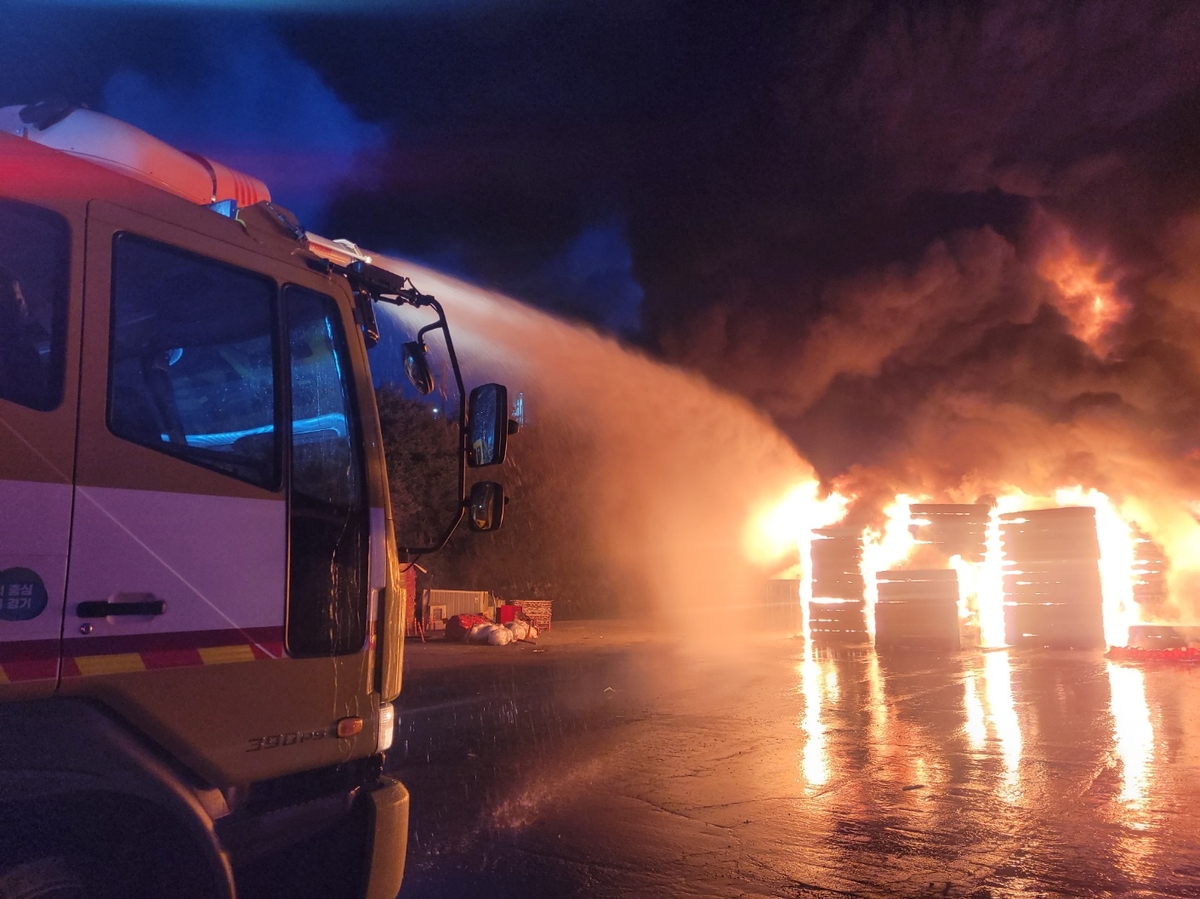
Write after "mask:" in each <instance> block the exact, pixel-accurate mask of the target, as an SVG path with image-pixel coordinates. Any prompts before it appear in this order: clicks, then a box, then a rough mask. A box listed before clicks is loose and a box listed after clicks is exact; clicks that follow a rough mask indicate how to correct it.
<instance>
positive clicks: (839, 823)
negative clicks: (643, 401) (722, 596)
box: [396, 625, 1200, 899]
mask: <svg viewBox="0 0 1200 899" xmlns="http://www.w3.org/2000/svg"><path fill="white" fill-rule="evenodd" d="M556 628H557V625H556ZM568 639H569V637H568ZM547 644H548V645H550V643H549V641H547ZM425 651H426V652H429V650H428V649H427V650H425ZM511 658H514V659H515V657H511ZM525 658H526V662H522V663H520V664H518V663H516V662H511V663H510V662H504V663H501V669H499V670H500V671H501V673H500V674H498V675H497V674H496V673H495V672H492V673H489V674H488V676H487V677H486V678H484V679H482V680H472V681H471V682H473V683H476V685H477V687H478V689H477V690H476V696H477V697H478V699H477V703H478V706H477V709H476V711H475V712H468V711H466V710H463V709H460V711H459V714H460V717H462V718H463V719H464V720H463V722H462V724H461V725H460V726H451V723H450V722H446V721H441V722H438V721H435V720H434V719H435V718H436V714H434V713H432V712H422V711H421V708H420V702H421V699H422V689H423V688H422V687H421V686H420V684H421V683H422V682H423V681H422V680H421V677H422V675H420V674H419V673H418V674H414V675H412V676H411V677H410V679H409V681H408V682H407V684H406V689H409V688H412V690H413V692H415V693H416V694H417V696H416V702H415V704H414V705H413V707H412V709H411V711H410V712H409V714H408V715H407V716H406V717H404V718H403V719H402V726H401V733H400V736H401V740H404V739H407V740H408V745H409V746H411V747H421V749H419V750H417V751H413V752H410V758H408V759H407V760H404V759H400V760H397V761H396V764H397V766H398V771H399V773H400V774H401V776H403V777H404V778H405V779H406V781H407V782H408V783H409V785H410V788H411V789H412V790H413V795H414V817H413V829H414V835H413V836H414V839H413V840H412V841H411V842H410V850H411V853H412V854H411V856H410V868H409V879H408V881H407V882H406V886H405V889H404V891H402V893H401V896H402V897H405V896H411V897H416V896H434V895H445V894H446V893H445V890H447V889H457V890H459V891H460V892H463V893H464V894H467V895H478V896H509V895H513V896H516V895H556V896H574V895H578V896H729V897H733V896H797V895H802V896H826V895H827V896H835V895H851V896H864V897H874V896H928V895H946V896H970V897H977V899H978V897H985V896H987V897H1001V896H1013V897H1015V896H1028V895H1061V896H1101V895H1103V896H1108V895H1131V896H1132V895H1136V896H1151V895H1153V896H1180V897H1183V896H1200V836H1197V835H1198V834H1200V812H1198V811H1197V803H1196V798H1197V797H1198V796H1200V667H1196V668H1193V667H1188V666H1184V665H1176V666H1170V665H1159V666H1157V667H1154V666H1147V667H1138V666H1134V665H1130V664H1124V663H1119V662H1113V661H1108V660H1105V659H1104V658H1103V656H1102V654H1101V653H1100V652H1068V651H1062V652H1044V651H1013V650H996V651H988V652H980V651H963V652H959V653H943V654H939V653H932V652H927V653H913V652H908V653H894V654H883V655H876V654H875V653H874V652H873V651H871V650H869V649H855V650H840V651H812V650H810V651H807V652H806V651H805V650H804V648H803V644H802V643H799V642H798V641H786V640H778V639H777V640H767V641H762V642H760V643H757V644H755V645H754V647H753V648H752V649H750V650H747V651H746V654H745V655H742V656H737V657H734V656H727V657H721V656H713V655H711V654H706V653H704V652H700V651H697V650H696V649H688V648H686V647H683V646H678V645H674V644H671V643H668V642H664V641H659V640H650V641H646V642H639V643H632V642H627V643H624V644H622V643H620V641H619V640H613V641H612V643H611V644H610V645H608V646H606V647H605V648H604V650H603V652H600V651H598V650H595V649H594V648H592V649H589V648H586V647H584V648H578V647H576V648H571V647H568V646H562V647H559V649H558V652H557V655H555V650H554V649H551V650H550V651H549V652H547V653H545V654H543V655H540V656H526V657H525ZM535 659H536V660H537V661H536V662H535V661H534V660H535ZM480 673H481V672H480V671H478V670H475V671H474V673H473V674H471V675H469V677H470V678H472V679H474V678H478V676H479V674H480ZM444 674H445V672H443V675H444ZM425 676H426V677H428V676H429V673H427V674H426V675H425ZM464 676H465V675H463V674H462V673H461V672H450V673H449V677H450V680H449V681H447V679H446V677H445V676H442V679H441V680H440V681H439V683H440V684H441V687H440V689H443V690H444V689H449V688H447V687H446V684H447V683H453V681H454V679H455V678H462V677H464ZM425 682H429V681H425ZM462 683H464V684H465V683H467V681H462ZM609 688H611V689H609ZM499 704H507V705H508V708H509V709H510V712H508V713H506V715H505V716H504V718H505V720H506V721H508V722H510V723H508V724H505V723H504V721H501V719H500V718H499V717H497V718H496V721H495V723H489V720H490V719H489V714H490V713H489V712H488V711H487V710H488V709H490V708H494V707H497V706H498V705H499ZM472 708H475V707H472ZM467 719H469V720H467ZM511 722H515V726H514V725H513V724H512V723H511ZM464 747H469V748H464ZM431 765H432V766H433V770H434V771H435V772H436V776H430V770H431V769H430V766H431ZM504 809H509V810H512V809H519V810H520V814H514V815H511V816H510V817H507V818H506V817H504V816H498V815H497V810H504ZM539 891H540V892H539Z"/></svg>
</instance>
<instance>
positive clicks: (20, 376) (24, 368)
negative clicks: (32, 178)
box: [0, 200, 70, 412]
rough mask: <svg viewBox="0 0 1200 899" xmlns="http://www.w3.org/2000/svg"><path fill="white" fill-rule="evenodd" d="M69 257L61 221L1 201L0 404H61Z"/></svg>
mask: <svg viewBox="0 0 1200 899" xmlns="http://www.w3.org/2000/svg"><path fill="white" fill-rule="evenodd" d="M69 253H70V231H69V229H68V227H67V223H66V221H65V220H63V218H62V217H61V216H59V215H57V214H55V213H53V212H50V211H48V210H45V209H39V208H38V207H36V206H27V205H25V204H24V203H15V202H12V201H10V200H0V399H5V400H8V401H9V402H13V403H19V404H20V405H22V406H28V407H29V408H30V409H38V410H41V411H47V412H48V411H50V410H51V409H55V408H57V407H58V405H59V403H61V402H62V396H63V361H64V358H65V356H66V347H65V343H64V341H65V323H66V321H65V320H66V309H67V290H68V265H67V263H68V258H69Z"/></svg>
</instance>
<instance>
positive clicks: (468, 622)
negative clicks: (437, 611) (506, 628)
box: [446, 614, 488, 642]
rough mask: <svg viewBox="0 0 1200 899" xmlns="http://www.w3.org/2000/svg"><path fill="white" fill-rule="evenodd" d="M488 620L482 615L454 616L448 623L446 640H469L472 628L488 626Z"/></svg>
mask: <svg viewBox="0 0 1200 899" xmlns="http://www.w3.org/2000/svg"><path fill="white" fill-rule="evenodd" d="M487 623H488V620H487V619H486V618H484V617H483V616H482V615H470V614H463V615H452V616H450V618H449V619H447V621H446V639H447V640H458V641H460V642H461V641H462V640H465V639H467V634H468V633H470V631H471V628H473V627H475V625H477V624H487Z"/></svg>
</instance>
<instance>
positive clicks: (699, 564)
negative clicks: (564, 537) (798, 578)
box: [376, 259, 813, 630]
mask: <svg viewBox="0 0 1200 899" xmlns="http://www.w3.org/2000/svg"><path fill="white" fill-rule="evenodd" d="M376 261H377V262H380V263H381V264H383V265H385V266H387V267H389V268H395V270H396V271H399V272H403V273H404V274H406V275H409V276H410V277H411V278H412V279H413V280H414V282H415V283H416V284H417V286H418V287H419V289H420V290H421V291H422V292H424V293H430V294H433V295H434V296H436V297H437V298H438V299H439V301H441V303H442V304H443V306H444V307H445V309H446V315H447V319H448V320H449V322H450V328H451V332H452V334H453V337H454V342H455V347H456V349H457V350H458V355H459V357H460V360H461V361H462V364H463V367H464V376H465V378H466V381H467V384H468V387H469V386H471V385H473V384H477V383H481V382H483V381H487V380H499V381H502V382H504V383H506V384H507V385H508V387H509V390H510V397H514V396H515V395H516V393H517V392H520V393H522V394H524V398H525V401H526V403H527V405H528V408H529V410H530V420H529V429H534V428H537V429H544V432H545V431H548V432H551V433H550V440H551V443H554V442H555V439H554V438H555V435H557V436H559V437H561V438H562V440H561V441H560V442H561V443H562V445H563V446H564V447H567V446H570V447H575V448H579V447H584V448H585V449H586V451H585V452H574V451H573V452H563V453H562V454H556V455H554V456H553V457H552V459H553V461H552V464H553V465H555V466H559V467H561V468H560V470H559V471H558V472H556V473H555V474H556V475H562V474H564V473H565V474H566V475H567V478H566V479H565V482H566V483H567V484H569V488H568V490H567V492H566V493H565V494H564V495H562V496H561V497H559V498H558V501H559V502H561V503H564V504H573V505H575V506H577V507H582V514H583V516H584V518H585V519H586V522H587V523H586V525H585V528H584V530H585V533H586V539H588V540H590V541H592V546H591V547H589V549H591V550H594V551H598V552H599V553H600V554H601V555H602V556H603V558H604V563H605V566H606V568H608V570H609V573H611V574H612V575H614V576H615V577H614V580H615V581H616V582H617V583H618V584H620V585H622V589H621V590H619V591H618V592H619V593H620V595H618V596H615V597H613V600H612V607H611V608H610V609H606V610H604V612H606V613H608V614H618V613H625V614H635V615H638V616H642V615H647V616H653V617H658V618H666V619H668V620H669V621H670V622H671V623H672V624H677V625H682V624H685V623H691V624H699V625H711V626H713V627H714V628H716V629H717V630H725V629H728V628H729V627H730V626H734V627H736V626H738V625H740V624H750V623H752V622H753V621H754V620H755V616H756V614H757V613H756V610H755V608H754V607H755V606H756V605H757V604H759V603H761V601H762V596H763V593H764V589H765V584H764V576H765V575H767V574H769V573H770V560H767V559H763V558H754V557H753V556H754V555H755V554H754V552H752V551H751V549H750V548H749V546H748V544H747V539H746V535H747V531H748V529H749V528H750V527H751V526H752V522H753V520H754V518H755V516H756V514H758V513H760V512H761V510H762V509H763V508H765V507H768V506H771V505H773V504H775V503H776V502H777V501H778V498H779V496H780V495H782V494H783V493H784V492H785V491H786V490H787V489H788V488H789V487H791V486H793V485H794V484H795V483H797V482H798V481H803V480H808V479H811V478H812V477H813V474H812V469H811V467H810V466H808V464H807V463H806V462H804V460H803V459H801V458H800V456H799V455H798V454H797V452H796V451H795V449H794V448H793V447H792V446H791V444H790V443H789V442H788V441H787V440H786V438H785V437H784V436H783V435H782V434H780V433H779V432H778V431H777V430H776V429H775V428H774V427H773V426H772V425H771V424H770V422H769V421H768V420H767V419H766V418H764V417H763V416H762V415H761V414H759V413H758V412H756V411H755V410H753V409H752V408H751V407H750V406H749V405H748V404H746V403H745V402H743V401H741V400H740V399H737V398H735V397H734V396H732V395H731V394H728V393H725V392H722V391H721V390H719V389H716V388H714V387H713V386H712V385H711V384H709V383H708V382H706V381H705V380H703V379H702V378H700V377H699V376H696V375H693V374H689V373H686V372H684V371H681V370H679V369H675V368H672V367H670V366H667V365H665V364H662V363H659V362H656V361H654V360H652V359H650V358H648V357H647V356H645V355H643V354H641V353H639V352H636V351H634V350H631V349H629V348H627V347H624V346H622V345H620V344H619V343H618V342H617V341H615V340H613V339H612V338H609V337H606V336H603V335H601V334H599V333H597V332H595V331H593V330H591V329H589V328H587V327H583V326H580V325H575V324H570V323H567V322H565V321H562V320H559V319H557V318H554V317H553V316H550V315H547V314H545V313H543V312H540V311H538V310H536V309H533V308H530V307H528V306H525V305H523V304H521V303H519V302H517V301H515V300H513V299H510V298H508V297H505V296H502V295H500V294H497V293H493V292H489V291H486V290H483V289H480V288H477V287H473V286H470V285H468V284H465V283H463V282H461V281H457V280H454V279H452V278H449V277H447V276H445V275H442V274H439V273H437V272H434V271H431V270H429V269H426V268H423V267H421V266H418V265H414V264H410V263H407V262H400V261H396V260H378V259H377V260H376ZM394 315H395V316H396V317H397V318H398V319H402V320H403V321H404V322H405V327H406V329H407V328H410V327H411V324H412V323H415V322H418V321H423V320H424V319H422V318H421V317H420V316H421V313H420V312H411V311H410V310H394ZM380 349H381V350H383V351H385V352H386V351H387V348H386V347H381V348H380ZM432 349H434V347H433V346H432V345H431V350H432ZM376 352H378V351H376ZM545 436H546V435H545V433H543V434H542V435H539V438H540V439H541V438H544V437H545ZM521 451H522V435H518V436H517V437H515V438H514V439H513V440H512V441H511V443H510V453H511V455H512V456H514V457H517V458H519V456H520V453H521ZM500 479H501V480H503V471H501V472H500ZM521 514H522V510H521V505H520V497H519V495H518V496H515V497H514V499H513V502H512V504H511V505H510V506H509V508H508V511H507V513H506V525H505V527H510V526H516V524H515V523H516V522H518V521H519V518H520V516H521ZM556 536H558V535H552V534H546V535H545V538H546V539H554V538H555V537H556ZM784 548H785V547H780V549H784ZM780 567H782V566H780ZM477 586H480V587H485V586H487V585H484V584H480V585H477ZM626 588H627V589H626Z"/></svg>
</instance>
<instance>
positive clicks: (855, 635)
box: [808, 528, 867, 645]
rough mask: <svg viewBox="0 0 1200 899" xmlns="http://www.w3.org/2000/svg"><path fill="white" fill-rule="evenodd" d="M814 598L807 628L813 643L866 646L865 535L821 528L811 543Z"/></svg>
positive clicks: (844, 529) (810, 607) (854, 531)
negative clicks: (863, 547)
mask: <svg viewBox="0 0 1200 899" xmlns="http://www.w3.org/2000/svg"><path fill="white" fill-rule="evenodd" d="M812 575H813V598H812V602H811V603H809V606H808V626H809V632H810V634H811V635H812V639H813V642H814V643H826V644H842V645H844V644H856V643H866V642H867V601H866V598H865V593H866V590H865V585H864V583H863V576H862V532H861V531H857V530H854V529H853V528H819V529H818V530H815V531H813V541H812Z"/></svg>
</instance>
